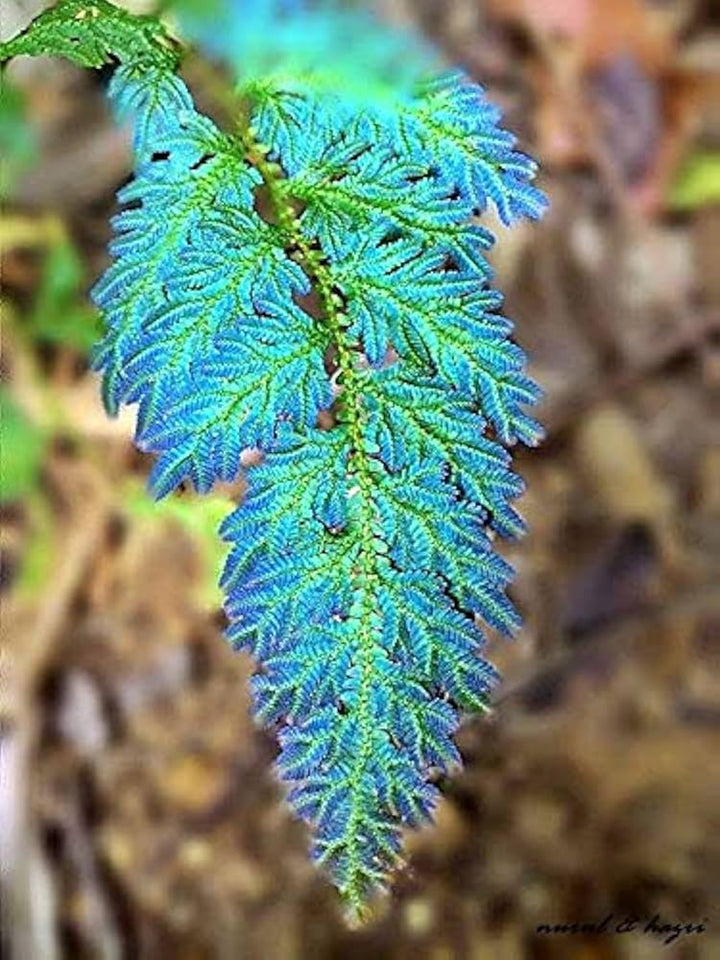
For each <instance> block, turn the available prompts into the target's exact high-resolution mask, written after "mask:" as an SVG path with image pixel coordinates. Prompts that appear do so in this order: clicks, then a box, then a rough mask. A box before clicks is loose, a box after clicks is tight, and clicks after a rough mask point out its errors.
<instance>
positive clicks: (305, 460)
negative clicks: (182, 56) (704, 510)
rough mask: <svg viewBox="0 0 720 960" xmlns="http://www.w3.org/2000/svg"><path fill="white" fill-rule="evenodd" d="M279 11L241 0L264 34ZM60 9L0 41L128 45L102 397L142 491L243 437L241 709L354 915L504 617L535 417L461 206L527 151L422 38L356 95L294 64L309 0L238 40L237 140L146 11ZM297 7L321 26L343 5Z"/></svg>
mask: <svg viewBox="0 0 720 960" xmlns="http://www.w3.org/2000/svg"><path fill="white" fill-rule="evenodd" d="M279 5H280V4H279V0H258V2H257V3H255V2H253V3H252V4H251V3H250V2H249V0H242V2H240V0H238V3H236V4H234V5H232V10H233V11H234V15H236V14H237V13H238V12H242V11H245V12H246V13H247V15H248V18H249V19H248V29H249V34H248V35H249V36H255V35H258V36H259V35H260V34H261V33H262V32H263V31H262V30H260V29H259V28H258V29H255V28H256V27H257V24H258V23H262V22H263V21H262V17H263V16H265V17H267V16H268V15H269V11H270V10H274V11H277V9H278V8H279ZM79 6H80V5H78V4H77V3H75V2H74V0H64V2H63V3H61V4H59V5H58V7H57V8H55V9H56V10H57V14H54V13H53V11H50V12H49V13H48V14H47V15H43V16H42V17H40V18H39V20H38V21H36V25H35V26H34V27H31V28H29V30H28V31H27V32H26V33H25V34H24V35H22V36H21V37H20V38H17V39H16V40H15V41H10V44H9V45H6V46H5V47H4V48H3V51H4V55H12V54H14V53H19V52H32V51H33V50H35V49H40V48H42V49H43V51H44V52H47V51H48V50H50V51H52V50H55V51H56V52H68V51H69V53H70V54H72V53H73V52H74V53H75V54H77V55H76V56H75V59H80V62H84V63H88V64H91V65H98V64H99V63H101V62H104V59H105V58H106V57H107V56H108V55H109V54H113V55H115V56H117V57H119V59H121V60H123V61H125V60H126V59H127V62H124V63H123V66H122V67H121V68H120V69H119V70H118V71H117V73H116V75H115V77H114V79H113V82H112V84H111V87H110V91H109V92H110V96H111V98H112V99H113V101H114V103H115V106H116V110H117V112H118V114H119V115H120V117H121V118H123V119H127V120H131V121H132V122H133V123H134V125H135V154H136V171H135V178H134V180H133V181H132V182H131V183H130V184H129V185H128V186H127V187H124V188H123V189H122V190H121V191H120V194H119V199H120V202H121V203H122V204H123V205H124V210H123V211H122V212H121V213H120V214H119V215H118V216H117V217H116V218H115V221H114V227H115V234H116V235H115V239H114V241H113V243H112V245H111V252H112V253H113V255H114V257H115V261H114V263H113V265H112V266H111V267H110V268H109V269H108V271H107V272H106V274H105V276H104V277H103V278H102V279H101V280H100V282H99V284H98V285H97V286H96V288H95V290H94V294H93V296H94V299H95V302H96V303H97V304H98V306H99V307H101V308H102V309H103V311H104V313H105V316H106V320H107V334H106V336H105V339H104V340H103V342H102V343H101V344H100V345H99V347H98V349H97V351H96V353H95V356H94V364H95V366H96V367H97V369H99V370H102V372H103V374H104V378H103V391H104V397H105V402H106V404H107V407H108V409H109V410H110V411H111V412H113V411H115V410H116V409H117V408H118V407H119V406H120V405H121V404H123V403H136V404H138V421H137V431H136V441H137V443H138V445H139V446H140V448H141V449H143V450H148V451H152V452H154V453H155V454H157V456H158V459H157V462H156V465H155V468H154V470H153V473H152V476H151V487H152V488H153V490H154V492H155V494H156V495H158V496H162V495H164V494H166V493H168V492H170V491H171V490H172V489H173V488H174V487H176V486H177V485H178V484H179V483H181V482H182V481H184V480H186V479H188V480H190V481H192V482H193V483H194V484H195V486H196V487H197V489H198V490H201V491H206V490H208V489H209V488H210V487H211V486H212V484H213V483H214V482H215V481H216V480H232V479H234V478H235V477H236V475H237V473H238V471H239V469H240V463H241V453H242V451H243V449H245V448H247V447H255V448H259V450H260V451H261V453H262V456H263V462H262V463H261V465H260V466H257V467H254V468H252V469H251V470H249V471H248V473H249V475H248V493H247V497H246V500H245V502H244V503H243V504H242V506H241V507H240V508H238V509H237V510H235V511H234V512H233V513H232V514H231V515H230V517H229V518H228V519H227V520H226V521H225V523H224V524H223V527H222V535H223V537H224V538H225V539H226V540H227V541H228V542H229V543H230V544H231V551H230V554H229V556H228V560H227V563H226V566H225V570H224V574H223V579H222V585H223V588H224V590H225V593H226V596H227V603H226V609H227V613H228V616H229V619H230V622H231V625H230V629H229V637H230V639H231V641H232V643H233V644H234V645H235V646H236V647H238V648H242V649H246V650H248V651H250V652H251V653H252V654H253V655H254V656H255V657H256V658H257V661H258V663H259V666H260V672H259V674H258V675H257V676H256V677H255V679H254V690H255V699H256V705H257V711H258V714H259V716H260V718H261V719H263V720H264V721H265V722H268V723H272V724H273V725H275V727H276V729H277V731H278V736H279V740H280V746H281V750H280V756H279V759H278V767H279V770H280V772H281V773H282V775H283V777H284V778H285V779H286V780H287V781H288V782H289V784H290V785H291V790H290V799H291V801H292V803H293V804H294V805H295V807H296V809H297V810H298V812H299V813H300V814H301V816H303V817H304V818H305V819H306V820H307V821H308V822H309V823H310V824H311V825H312V827H313V830H314V850H315V854H316V857H317V858H318V859H319V860H320V861H322V862H323V863H325V864H327V866H328V868H329V870H330V871H331V874H332V876H333V877H334V879H335V882H336V884H337V885H338V887H339V889H340V890H341V892H342V894H343V896H344V897H345V899H346V900H347V901H348V902H349V903H350V904H351V905H352V907H353V908H354V909H355V910H360V909H361V908H362V906H363V904H364V903H365V902H366V900H367V898H368V896H369V895H370V894H371V893H372V892H373V890H375V889H376V888H377V887H380V886H382V885H383V884H384V883H385V882H386V881H387V877H388V874H389V871H390V869H391V868H392V866H393V865H394V864H395V863H396V861H397V858H398V853H399V849H400V835H401V830H402V828H403V827H404V826H412V825H415V824H417V823H419V822H421V821H422V820H424V819H426V818H427V817H429V816H430V815H431V813H432V809H433V807H434V805H435V803H436V801H437V797H438V790H437V787H436V785H435V784H436V780H437V774H438V772H439V771H446V770H450V769H452V767H453V766H455V765H456V764H457V763H458V762H459V755H458V751H457V748H456V746H455V744H454V742H453V734H454V732H455V729H456V727H457V725H458V723H459V722H460V718H461V715H462V712H463V711H465V710H482V709H485V708H486V705H487V703H488V700H489V696H490V693H491V691H492V688H493V685H494V684H495V683H496V681H497V675H496V672H495V670H494V668H493V667H492V666H491V665H490V664H488V663H487V662H486V661H485V660H484V659H483V657H482V647H483V643H484V636H483V633H482V630H481V628H480V625H479V624H480V622H481V621H482V622H484V623H486V624H489V625H491V626H493V627H495V628H496V629H498V630H500V631H502V632H504V633H511V632H512V631H513V630H515V629H516V628H517V626H518V624H519V618H518V615H517V613H516V611H515V610H514V608H513V606H512V604H511V603H510V601H509V600H508V598H507V596H506V587H507V585H508V583H509V581H510V579H511V575H512V570H511V569H510V567H509V566H508V565H507V564H506V563H505V561H503V560H502V559H501V558H500V557H499V556H498V555H497V554H496V552H495V551H494V549H493V544H492V542H491V531H495V532H497V533H500V534H502V535H504V536H515V535H517V534H518V533H520V532H521V531H522V521H521V519H520V517H519V515H518V514H517V512H516V511H515V509H514V507H513V506H512V501H513V500H514V498H516V497H517V496H518V495H519V493H521V492H522V482H521V480H520V479H519V478H518V477H517V476H516V475H515V474H514V473H513V471H512V469H511V461H510V455H509V452H508V451H507V449H506V447H507V446H510V445H511V444H513V443H515V442H517V441H522V442H524V443H535V442H537V440H538V439H539V437H540V428H539V426H538V424H537V423H536V421H535V420H533V418H532V417H531V416H530V415H529V414H528V412H527V409H526V408H527V407H528V406H531V405H532V404H534V403H535V402H536V401H537V399H538V397H539V390H538V388H537V387H536V385H535V384H534V383H533V382H532V381H531V380H530V379H529V378H528V377H527V375H526V373H525V370H524V367H525V356H524V354H523V352H522V350H521V349H520V348H519V347H518V346H517V345H516V344H514V343H513V342H512V341H511V339H510V334H511V332H512V324H511V322H510V321H509V320H507V319H505V318H504V317H502V316H501V315H500V314H499V312H498V311H499V309H500V307H501V303H502V298H501V297H500V295H499V294H498V293H497V292H496V291H495V290H493V289H492V287H491V285H490V284H491V280H492V273H491V270H490V267H489V266H488V264H487V262H486V260H485V258H484V254H485V251H486V250H487V248H488V247H489V246H490V245H491V244H492V243H493V241H494V238H493V236H492V234H491V233H490V232H489V231H488V230H487V229H486V228H485V227H483V226H481V225H480V224H478V223H477V219H476V218H477V217H478V215H481V214H484V213H485V212H486V211H488V210H489V209H491V208H494V209H495V210H496V211H497V213H498V215H499V217H500V218H501V220H503V221H504V222H505V223H508V224H509V223H512V222H514V221H516V220H517V219H519V218H521V217H529V218H535V217H537V216H539V215H540V214H541V213H542V211H543V209H544V205H545V201H544V198H543V196H542V194H540V193H539V192H538V191H537V190H536V188H535V187H534V186H532V180H533V178H534V175H535V172H536V168H535V164H534V162H533V161H532V160H530V159H529V158H528V157H526V156H525V155H524V154H522V153H519V152H518V151H517V150H516V149H515V140H514V138H513V137H512V136H511V135H510V134H509V133H508V132H507V131H505V130H504V129H503V128H502V127H501V125H500V122H499V120H500V117H499V111H498V110H497V109H496V108H495V107H494V106H492V105H491V104H489V103H488V101H487V100H486V98H485V95H484V92H483V90H482V88H480V87H479V86H478V85H476V84H473V83H471V82H470V81H469V80H467V79H465V78H464V77H462V75H459V74H457V73H453V74H445V75H441V76H438V77H436V78H435V79H434V80H431V81H426V82H424V83H420V82H419V80H420V75H421V73H422V72H423V70H424V69H425V67H426V66H427V62H428V61H426V60H424V59H423V57H422V56H421V57H419V58H418V59H417V60H413V61H412V62H409V64H408V70H407V72H406V75H407V77H410V78H411V79H412V83H409V84H405V83H404V82H399V81H398V80H397V78H393V77H391V76H390V72H389V71H390V67H389V63H390V62H391V61H392V59H393V58H392V57H389V59H386V58H385V53H387V52H388V50H390V48H392V50H394V51H395V52H396V47H394V46H393V43H390V45H389V47H388V48H387V50H385V52H383V53H382V54H381V53H378V56H377V58H369V60H368V70H369V72H370V76H369V77H368V90H370V91H372V93H365V92H363V91H362V90H361V89H360V87H361V86H362V85H360V87H355V86H353V84H352V83H348V85H347V86H345V85H343V84H342V83H340V82H339V78H340V77H343V76H346V74H347V76H346V79H347V78H349V77H350V76H351V74H352V75H353V76H355V74H353V71H356V72H357V70H358V67H359V64H360V60H357V59H354V58H353V55H348V60H347V63H348V66H347V71H349V72H347V71H346V70H345V66H343V63H344V61H342V60H341V64H340V65H339V66H338V67H337V68H335V67H334V66H333V68H332V69H329V70H326V69H325V65H324V63H323V62H322V61H319V64H320V65H319V68H318V66H317V63H316V62H315V61H312V62H307V61H306V60H305V59H304V58H303V57H302V56H298V57H297V58H295V59H294V58H293V56H292V55H291V54H292V50H294V49H295V47H294V46H293V45H294V44H295V42H296V40H292V42H291V41H290V40H289V39H288V49H285V48H284V46H283V44H284V43H285V40H284V39H283V38H284V37H286V38H289V37H291V36H295V37H296V39H297V36H296V32H297V27H298V23H299V22H300V21H298V17H299V16H300V15H301V14H302V16H303V17H306V16H309V13H308V10H309V8H308V7H307V4H306V3H305V2H304V0H293V2H291V3H290V4H285V9H286V13H287V18H286V20H285V21H283V22H284V23H285V26H286V27H287V28H288V33H287V35H285V33H283V30H280V31H279V32H278V33H277V34H276V35H270V34H268V37H267V38H266V39H267V42H268V44H269V46H266V47H262V45H261V46H260V47H258V51H259V53H261V54H262V55H263V56H264V54H265V53H267V54H268V58H269V59H268V60H267V62H263V64H258V63H256V64H255V65H254V66H252V68H251V69H250V71H249V74H248V75H246V76H245V77H244V78H242V83H241V87H240V92H241V97H242V104H241V109H240V110H239V115H240V116H239V122H238V128H237V129H236V130H235V131H234V132H233V133H232V134H226V133H223V132H221V131H220V130H219V129H218V128H217V127H216V126H215V124H214V123H212V122H211V121H210V120H209V119H208V118H206V117H203V116H201V115H200V114H198V113H197V111H196V110H195V108H194V106H193V103H192V99H191V97H190V94H189V92H188V91H187V89H186V87H185V86H184V84H183V83H182V82H181V81H180V80H178V79H177V78H176V77H174V76H173V75H172V73H171V72H170V70H169V69H168V66H169V63H170V60H169V59H167V60H166V59H163V57H167V58H169V57H170V52H168V50H167V49H166V45H165V42H164V40H163V39H162V38H160V39H159V40H158V34H157V32H156V30H155V27H147V29H146V27H145V26H143V24H142V22H140V21H138V20H137V18H130V20H125V19H124V17H125V16H128V15H122V16H121V15H120V14H118V13H117V11H114V8H112V7H110V9H109V10H106V9H105V8H106V7H108V6H109V5H108V4H105V3H98V4H97V5H93V7H92V8H88V9H98V10H99V11H100V12H101V13H100V14H99V16H100V19H101V20H103V23H104V22H105V21H104V19H103V18H104V17H106V16H107V18H108V20H107V26H106V27H105V26H104V27H103V29H99V30H95V28H94V27H93V28H92V29H89V33H88V36H90V38H91V40H90V41H86V36H85V33H84V32H83V31H84V30H85V27H86V26H87V24H86V20H87V14H86V15H85V16H83V17H79V14H78V7H79ZM113 11H114V12H113ZM253 11H254V13H255V14H257V17H256V18H255V19H253V18H252V17H251V14H252V13H253ZM316 13H317V16H321V15H322V16H331V17H335V16H336V15H337V14H338V11H337V9H336V6H335V4H334V0H326V2H323V3H319V5H318V8H317V11H316ZM69 15H72V16H71V20H72V22H73V23H75V21H77V23H78V24H79V26H77V27H72V28H71V27H70V26H68V23H67V18H68V16H69ZM53 16H57V17H58V18H59V20H58V21H57V22H58V34H57V38H56V39H53V37H52V36H50V35H46V34H45V33H43V32H42V31H41V25H43V27H42V29H43V30H45V28H46V27H47V24H48V23H50V22H51V21H52V18H53ZM43 17H45V19H43ZM63 17H65V20H63ZM118 17H119V19H117V18H118ZM53 22H54V21H53ZM240 22H241V20H240V19H238V18H237V17H235V19H232V18H231V20H230V21H228V24H229V25H231V24H232V23H236V24H237V23H240ZM303 22H305V23H306V24H307V25H308V35H310V36H314V35H315V34H313V32H312V30H311V29H310V26H311V25H312V24H315V26H313V28H312V29H313V30H314V29H315V28H317V31H318V32H317V37H321V36H324V34H323V30H327V31H328V34H327V35H328V36H330V35H332V36H333V40H332V43H333V44H336V43H337V36H336V35H335V34H333V33H332V31H333V30H335V27H336V26H337V23H338V22H339V21H333V23H330V22H329V21H328V22H324V21H322V20H318V21H317V22H316V21H314V20H312V18H311V19H310V20H307V21H303ZM343 22H345V21H343ZM348 22H350V21H348ZM353 22H355V23H357V22H358V21H353ZM253 24H254V25H255V26H254V27H253ZM333 24H334V25H333ZM267 26H268V24H267V23H266V22H265V23H264V27H263V29H265V30H267ZM251 28H252V29H251ZM75 29H77V30H78V31H80V32H79V33H75V32H73V30H75ZM253 30H254V31H255V32H254V33H253ZM33 31H35V32H33ZM138 31H139V33H138ZM293 31H295V33H293ZM136 34H137V38H136V39H135V40H132V43H131V41H130V39H128V38H130V36H131V35H132V36H133V37H134V36H135V35H136ZM233 35H234V34H233V33H232V31H231V30H230V28H229V27H228V37H231V36H233ZM33 38H34V39H33ZM33 44H35V46H33ZM53 44H54V46H53ZM133 44H135V46H136V50H137V56H135V55H134V54H133ZM70 48H72V49H70ZM76 48H77V49H76ZM156 48H157V49H156ZM291 48H292V49H291ZM8 50H10V51H11V53H8V52H7V51H8ZM158 50H159V51H161V52H162V56H161V54H160V53H158V52H157V51H158ZM78 51H79V52H78ZM171 52H172V53H173V56H174V51H171ZM226 52H227V51H226ZM337 52H338V50H337V48H335V47H334V48H333V53H336V54H337ZM126 54H127V57H126ZM344 54H345V51H344V50H342V49H341V50H340V56H341V58H342V57H343V55H344ZM393 56H394V53H393ZM271 61H272V62H271ZM256 67H257V70H256V69H255V68H256ZM386 68H387V69H386ZM401 72H402V71H401ZM404 76H405V75H404ZM321 411H326V412H327V415H326V416H325V417H323V418H320V417H319V414H320V412H321ZM321 419H322V423H323V425H324V426H323V428H322V429H321V427H320V423H321ZM328 424H330V426H329V427H328V426H327V425H328Z"/></svg>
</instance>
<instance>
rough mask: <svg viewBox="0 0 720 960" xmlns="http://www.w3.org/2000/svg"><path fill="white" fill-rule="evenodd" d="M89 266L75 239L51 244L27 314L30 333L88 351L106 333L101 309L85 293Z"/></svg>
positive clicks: (50, 341)
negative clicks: (86, 265)
mask: <svg viewBox="0 0 720 960" xmlns="http://www.w3.org/2000/svg"><path fill="white" fill-rule="evenodd" d="M84 281H85V269H84V267H83V263H82V259H81V257H80V255H79V254H78V251H77V249H76V248H75V245H74V244H73V243H72V241H71V240H70V239H69V238H68V237H66V236H64V235H60V236H58V239H57V240H56V241H55V242H53V243H51V245H50V247H49V248H48V251H47V253H46V255H45V261H44V264H43V268H42V275H41V278H40V283H39V284H38V287H37V292H36V295H35V298H34V300H33V303H32V306H31V308H30V311H29V313H28V314H27V317H26V318H25V323H24V326H25V329H26V332H27V333H28V334H29V335H30V336H31V337H32V338H33V339H36V340H39V341H42V342H45V343H54V344H58V345H64V346H69V347H73V348H74V349H75V350H78V351H79V352H80V353H87V352H88V351H89V350H90V348H91V347H92V345H93V344H94V343H96V342H97V341H98V340H99V339H100V337H101V335H102V322H101V318H100V314H99V313H98V311H97V310H96V309H95V308H94V307H93V306H91V305H90V303H88V301H87V299H86V297H85V296H84V293H83V286H84Z"/></svg>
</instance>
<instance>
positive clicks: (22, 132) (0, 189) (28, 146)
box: [0, 74, 37, 201]
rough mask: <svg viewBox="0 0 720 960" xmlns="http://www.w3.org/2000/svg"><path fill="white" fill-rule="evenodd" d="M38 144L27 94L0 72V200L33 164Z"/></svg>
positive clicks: (3, 198)
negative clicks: (28, 110) (28, 112)
mask: <svg viewBox="0 0 720 960" xmlns="http://www.w3.org/2000/svg"><path fill="white" fill-rule="evenodd" d="M36 149H37V144H36V140H35V134H34V130H33V127H32V126H31V125H30V124H29V123H28V122H27V119H26V115H25V96H24V94H23V92H22V91H21V90H19V89H18V87H16V86H15V85H14V84H13V83H11V82H10V80H8V78H7V77H6V76H5V75H4V74H0V200H2V201H4V200H5V199H6V198H7V197H8V196H9V194H10V191H11V190H12V188H13V186H14V185H15V183H16V182H17V178H18V176H19V175H20V173H22V171H23V170H24V169H25V168H26V167H28V166H30V164H31V163H32V162H33V160H34V158H35V154H36Z"/></svg>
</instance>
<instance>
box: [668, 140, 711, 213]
mask: <svg viewBox="0 0 720 960" xmlns="http://www.w3.org/2000/svg"><path fill="white" fill-rule="evenodd" d="M670 203H671V205H672V206H673V207H675V208H676V209H681V210H696V209H697V208H698V207H704V206H708V205H710V204H720V153H718V152H707V153H696V154H694V155H693V156H692V157H690V159H689V160H688V162H687V163H686V164H685V166H684V168H683V169H682V170H681V172H680V176H679V178H678V180H677V182H676V184H675V186H674V188H673V191H672V194H671V196H670Z"/></svg>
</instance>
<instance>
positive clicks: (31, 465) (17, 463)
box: [0, 386, 46, 503]
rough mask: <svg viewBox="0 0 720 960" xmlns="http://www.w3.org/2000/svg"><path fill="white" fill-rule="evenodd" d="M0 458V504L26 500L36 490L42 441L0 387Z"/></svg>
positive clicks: (40, 433) (42, 452)
mask: <svg viewBox="0 0 720 960" xmlns="http://www.w3.org/2000/svg"><path fill="white" fill-rule="evenodd" d="M0 411H1V413H2V430H1V432H2V456H1V457H0V502H2V503H7V502H9V501H12V500H17V499H19V498H20V497H23V496H26V495H27V494H28V493H29V492H30V491H31V490H33V489H34V488H35V487H36V486H37V482H38V478H39V474H40V467H41V465H42V461H43V457H44V454H45V446H46V437H45V434H44V432H43V431H42V430H40V429H39V428H38V427H36V426H35V425H34V424H33V423H32V422H31V421H30V420H29V418H28V417H27V416H26V415H25V414H24V413H23V411H22V410H21V408H20V406H19V405H18V404H17V403H16V401H15V400H14V399H13V397H12V396H11V395H10V392H9V390H8V388H7V387H5V386H2V387H0Z"/></svg>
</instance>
